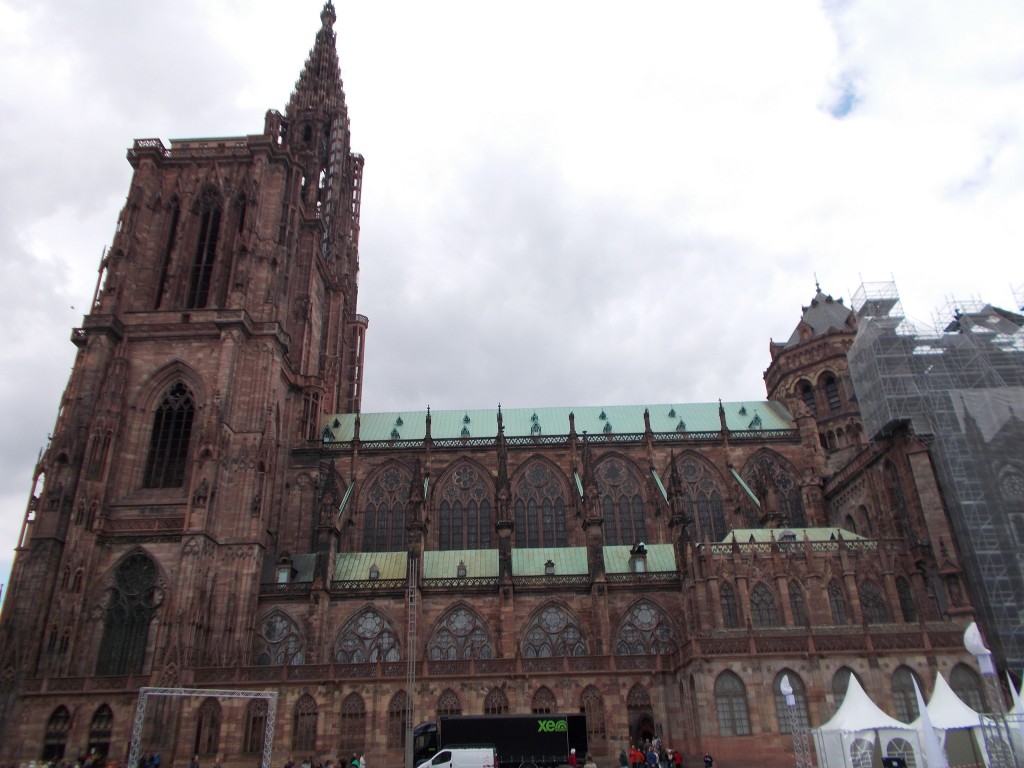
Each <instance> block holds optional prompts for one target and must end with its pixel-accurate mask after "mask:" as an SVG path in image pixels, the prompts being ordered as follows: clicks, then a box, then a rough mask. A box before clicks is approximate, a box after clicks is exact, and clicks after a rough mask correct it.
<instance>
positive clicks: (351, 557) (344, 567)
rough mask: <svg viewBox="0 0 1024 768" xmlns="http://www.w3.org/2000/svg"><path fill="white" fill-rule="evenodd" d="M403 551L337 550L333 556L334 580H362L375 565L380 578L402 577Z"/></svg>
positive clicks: (404, 560) (368, 576)
mask: <svg viewBox="0 0 1024 768" xmlns="http://www.w3.org/2000/svg"><path fill="white" fill-rule="evenodd" d="M407 557H408V555H407V554H406V553H405V552H339V553H338V554H337V555H335V557H334V577H333V580H334V581H362V580H363V579H368V578H370V566H371V565H376V566H377V569H378V570H379V571H380V578H381V579H404V578H405V571H406V567H405V564H406V559H407Z"/></svg>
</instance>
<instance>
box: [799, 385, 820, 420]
mask: <svg viewBox="0 0 1024 768" xmlns="http://www.w3.org/2000/svg"><path fill="white" fill-rule="evenodd" d="M797 389H799V390H800V399H801V400H803V401H804V405H806V406H807V410H809V411H810V412H811V415H814V414H816V413H817V412H818V409H817V407H816V406H815V403H814V388H813V387H812V386H811V382H809V381H807V380H806V379H805V380H802V381H801V382H800V383H799V384H798V385H797Z"/></svg>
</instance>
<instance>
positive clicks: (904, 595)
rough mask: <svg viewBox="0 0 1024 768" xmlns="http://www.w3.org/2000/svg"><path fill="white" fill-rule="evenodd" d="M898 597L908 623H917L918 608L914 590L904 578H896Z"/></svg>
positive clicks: (901, 610)
mask: <svg viewBox="0 0 1024 768" xmlns="http://www.w3.org/2000/svg"><path fill="white" fill-rule="evenodd" d="M896 595H897V596H898V597H899V599H900V613H902V614H903V620H904V621H906V622H912V621H917V606H916V605H915V604H914V590H913V589H911V587H910V582H909V581H907V579H905V578H903V577H902V576H897V577H896Z"/></svg>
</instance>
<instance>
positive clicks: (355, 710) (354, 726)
mask: <svg viewBox="0 0 1024 768" xmlns="http://www.w3.org/2000/svg"><path fill="white" fill-rule="evenodd" d="M340 730H341V745H340V747H339V749H338V751H339V753H340V754H343V755H348V754H351V753H352V752H359V753H362V751H363V749H364V747H365V746H366V702H364V701H363V697H362V696H360V695H359V694H358V693H350V694H349V695H348V696H346V697H345V700H344V701H343V702H341V728H340Z"/></svg>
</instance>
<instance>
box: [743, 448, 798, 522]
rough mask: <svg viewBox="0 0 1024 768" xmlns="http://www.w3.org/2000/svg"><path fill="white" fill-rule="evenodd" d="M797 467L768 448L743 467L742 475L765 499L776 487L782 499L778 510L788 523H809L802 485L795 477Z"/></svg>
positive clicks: (777, 495)
mask: <svg viewBox="0 0 1024 768" xmlns="http://www.w3.org/2000/svg"><path fill="white" fill-rule="evenodd" d="M796 476H797V475H796V470H795V469H794V468H793V466H792V465H791V464H790V463H789V462H787V461H786V460H785V459H783V458H782V457H781V456H779V455H778V454H775V453H771V452H769V451H761V452H759V453H758V454H757V455H756V456H755V457H754V458H753V459H752V460H751V461H750V462H748V463H747V465H746V466H745V467H744V468H743V479H744V480H746V481H747V484H748V485H749V486H750V487H751V488H753V489H754V492H755V493H756V494H757V496H758V498H760V499H765V498H766V497H767V496H768V494H769V492H770V491H774V493H775V497H776V499H778V503H779V514H781V515H782V516H783V518H785V520H787V521H788V524H789V525H791V526H794V527H797V528H800V527H804V526H806V525H807V516H806V515H805V513H804V504H803V501H801V499H800V488H799V486H798V485H797V484H796V482H795V481H794V479H793V478H794V477H796Z"/></svg>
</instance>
